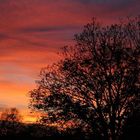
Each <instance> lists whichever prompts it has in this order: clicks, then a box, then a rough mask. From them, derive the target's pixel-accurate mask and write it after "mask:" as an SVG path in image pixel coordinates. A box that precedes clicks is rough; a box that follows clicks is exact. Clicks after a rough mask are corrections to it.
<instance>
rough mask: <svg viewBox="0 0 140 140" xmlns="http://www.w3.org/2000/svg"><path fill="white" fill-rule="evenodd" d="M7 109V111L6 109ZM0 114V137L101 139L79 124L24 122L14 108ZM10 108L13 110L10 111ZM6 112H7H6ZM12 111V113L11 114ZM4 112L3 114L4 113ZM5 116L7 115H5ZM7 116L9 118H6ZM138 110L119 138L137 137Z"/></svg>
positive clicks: (48, 139)
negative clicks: (64, 126) (63, 127)
mask: <svg viewBox="0 0 140 140" xmlns="http://www.w3.org/2000/svg"><path fill="white" fill-rule="evenodd" d="M7 110H8V111H7ZM7 110H6V111H4V112H3V113H2V114H1V118H0V119H1V120H0V139H1V140H5V139H33V140H39V139H42V140H45V139H46V140H65V139H71V140H90V139H96V140H102V139H103V138H102V137H101V136H100V134H92V133H90V132H88V131H85V130H83V128H82V127H81V126H77V127H67V128H65V129H60V127H59V128H58V127H56V126H47V125H43V124H39V123H34V124H25V123H22V122H21V120H18V115H20V114H18V115H17V114H16V113H17V110H16V109H7ZM11 110H14V112H12V111H11ZM6 112H7V114H6ZM12 113H13V114H12ZM4 114H5V115H4ZM6 116H7V117H6ZM13 116H14V117H13ZM8 117H9V118H8ZM139 118H140V112H139V111H138V112H135V113H134V114H133V116H131V117H130V118H129V119H128V121H127V123H126V125H125V126H124V128H123V135H122V137H121V138H119V139H128V140H129V139H134V140H135V139H137V138H138V137H139V130H140V120H139Z"/></svg>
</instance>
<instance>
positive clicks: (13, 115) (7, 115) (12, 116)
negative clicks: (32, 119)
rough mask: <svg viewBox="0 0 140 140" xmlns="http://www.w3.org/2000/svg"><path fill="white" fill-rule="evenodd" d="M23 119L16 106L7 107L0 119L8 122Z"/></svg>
mask: <svg viewBox="0 0 140 140" xmlns="http://www.w3.org/2000/svg"><path fill="white" fill-rule="evenodd" d="M21 119H22V118H21V115H20V113H19V111H18V110H17V109H16V108H8V109H5V110H4V111H3V112H2V113H1V117H0V120H3V121H7V122H20V121H21Z"/></svg>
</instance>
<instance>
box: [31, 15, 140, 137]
mask: <svg viewBox="0 0 140 140" xmlns="http://www.w3.org/2000/svg"><path fill="white" fill-rule="evenodd" d="M75 42H76V45H75V46H74V47H64V49H63V56H64V59H63V60H61V61H60V62H58V63H56V64H54V65H53V66H51V67H47V68H44V69H42V70H41V72H40V80H38V81H37V88H36V89H34V90H32V91H31V92H30V97H31V107H32V108H34V109H37V110H40V111H42V112H43V113H44V114H45V113H46V115H43V116H42V119H41V120H40V122H42V123H45V124H53V123H57V124H58V125H60V126H61V127H64V126H66V125H68V126H69V123H68V122H69V121H71V122H73V126H74V124H75V125H77V126H79V127H82V129H83V133H84V135H92V136H93V138H96V139H104V140H105V139H107V140H108V139H109V140H111V139H112V140H115V139H119V138H120V136H121V135H122V132H123V127H124V125H125V124H126V122H127V121H128V119H129V116H132V114H133V112H134V111H135V109H136V108H138V107H139V99H140V98H139V96H140V84H139V78H140V77H139V63H140V59H139V53H140V19H139V18H135V19H128V20H127V21H125V22H121V23H120V24H113V25H110V26H105V27H102V26H101V25H100V24H99V23H97V22H96V20H94V19H93V21H92V22H91V23H89V24H87V25H86V26H85V27H84V30H83V32H82V33H81V34H77V35H75Z"/></svg>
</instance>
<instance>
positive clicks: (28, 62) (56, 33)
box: [0, 0, 140, 114]
mask: <svg viewBox="0 0 140 140" xmlns="http://www.w3.org/2000/svg"><path fill="white" fill-rule="evenodd" d="M139 9H140V0H0V111H1V110H2V109H3V108H5V107H17V108H18V109H19V110H21V111H22V112H24V114H25V112H26V110H28V104H29V96H28V92H29V91H30V90H32V89H34V88H35V80H37V79H38V78H39V72H40V69H41V68H43V67H45V66H47V65H51V64H52V63H54V62H57V61H58V60H59V59H60V56H59V55H58V52H59V51H60V48H61V47H63V46H65V45H72V44H73V43H74V41H73V39H74V34H76V33H80V32H81V31H82V29H83V26H84V25H85V24H87V23H89V22H90V21H91V19H92V18H93V17H96V18H97V20H99V21H100V22H101V23H103V24H111V23H115V22H117V21H118V20H119V19H120V18H125V17H134V16H138V15H139V14H140V12H139Z"/></svg>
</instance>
